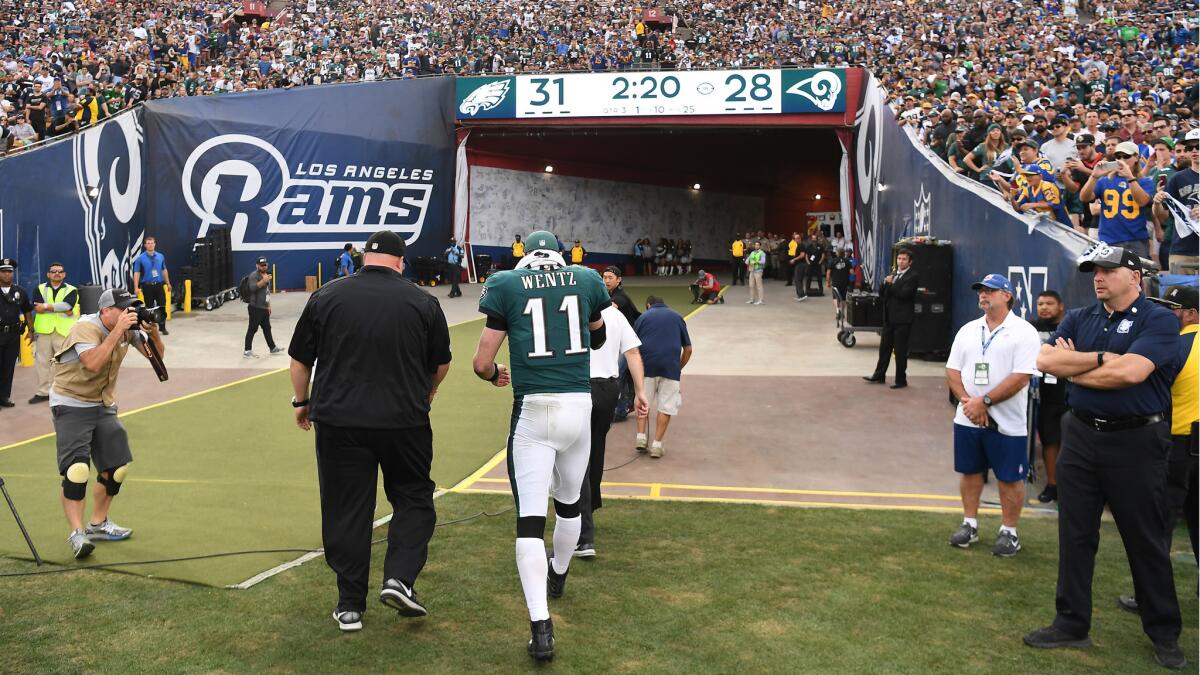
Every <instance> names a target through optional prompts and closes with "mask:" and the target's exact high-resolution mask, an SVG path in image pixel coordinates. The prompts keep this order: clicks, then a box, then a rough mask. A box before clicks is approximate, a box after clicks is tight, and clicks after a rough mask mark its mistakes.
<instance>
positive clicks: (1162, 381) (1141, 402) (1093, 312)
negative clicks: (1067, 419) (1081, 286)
mask: <svg viewBox="0 0 1200 675" xmlns="http://www.w3.org/2000/svg"><path fill="white" fill-rule="evenodd" d="M1060 337H1061V338H1065V339H1069V340H1073V341H1074V343H1075V349H1076V350H1078V351H1081V352H1108V353H1110V354H1139V355H1141V356H1144V357H1146V358H1147V359H1150V361H1151V362H1153V363H1154V372H1152V373H1150V376H1149V377H1147V378H1146V379H1145V380H1143V381H1142V382H1139V383H1138V384H1136V385H1134V386H1132V387H1128V388H1126V389H1111V390H1102V389H1091V388H1089V387H1084V386H1080V385H1078V384H1074V383H1071V384H1069V385H1068V386H1067V404H1068V405H1070V406H1071V407H1072V408H1074V409H1076V410H1079V411H1080V412H1083V413H1087V414H1089V415H1093V416H1095V417H1101V418H1114V417H1131V416H1134V415H1154V414H1157V413H1163V414H1165V413H1167V412H1168V411H1170V409H1171V383H1173V382H1174V381H1175V376H1176V375H1177V374H1178V373H1179V369H1180V368H1181V367H1182V366H1183V364H1182V363H1180V361H1179V320H1178V319H1176V318H1175V315H1174V314H1173V313H1172V312H1171V311H1170V310H1168V309H1167V308H1166V307H1163V306H1161V305H1156V304H1154V303H1152V302H1150V301H1149V300H1147V299H1146V298H1145V296H1139V297H1138V299H1137V301H1136V302H1134V303H1133V304H1132V305H1130V307H1129V308H1128V309H1126V310H1125V311H1123V312H1113V313H1112V314H1109V313H1108V310H1106V309H1105V308H1104V304H1103V303H1100V302H1097V303H1096V304H1095V305H1092V306H1090V307H1081V308H1079V309H1073V310H1071V311H1070V312H1068V313H1067V316H1066V317H1065V318H1064V319H1063V322H1062V323H1061V324H1059V326H1058V330H1057V331H1056V332H1055V333H1054V335H1053V336H1051V338H1050V344H1054V342H1055V341H1057V340H1058V338H1060Z"/></svg>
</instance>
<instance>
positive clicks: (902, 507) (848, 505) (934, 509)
mask: <svg viewBox="0 0 1200 675" xmlns="http://www.w3.org/2000/svg"><path fill="white" fill-rule="evenodd" d="M461 492H464V493H468V494H495V495H498V494H511V493H510V492H509V491H508V490H487V489H482V488H470V489H464V490H461ZM604 498H605V499H610V498H611V499H632V500H641V501H660V502H712V503H717V504H763V505H768V506H807V507H816V508H830V509H856V510H874V511H922V512H927V513H959V514H961V513H962V507H952V506H919V505H915V504H855V503H852V502H806V501H799V500H797V501H784V500H777V499H738V498H735V497H651V496H648V495H604ZM979 512H980V513H987V514H991V515H995V514H999V513H1000V509H994V508H980V509H979Z"/></svg>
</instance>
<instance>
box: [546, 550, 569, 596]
mask: <svg viewBox="0 0 1200 675" xmlns="http://www.w3.org/2000/svg"><path fill="white" fill-rule="evenodd" d="M570 571H571V570H569V569H568V570H567V571H566V572H563V573H562V574H559V573H558V572H555V571H554V558H551V559H550V560H548V561H547V562H546V595H549V596H550V597H552V598H561V597H562V596H563V591H564V590H566V588H567V574H568V573H570Z"/></svg>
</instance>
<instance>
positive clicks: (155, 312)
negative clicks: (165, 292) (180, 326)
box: [130, 303, 166, 325]
mask: <svg viewBox="0 0 1200 675" xmlns="http://www.w3.org/2000/svg"><path fill="white" fill-rule="evenodd" d="M130 309H132V310H134V311H135V312H137V319H138V323H139V324H142V323H153V324H160V325H161V324H162V323H163V321H164V320H165V319H166V313H165V312H163V308H162V307H146V306H145V305H143V304H141V303H138V304H136V305H134V306H132V307H130Z"/></svg>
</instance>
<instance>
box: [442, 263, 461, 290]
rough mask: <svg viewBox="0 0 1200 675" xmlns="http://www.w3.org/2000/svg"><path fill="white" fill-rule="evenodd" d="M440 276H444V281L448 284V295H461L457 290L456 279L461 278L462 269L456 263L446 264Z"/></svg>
mask: <svg viewBox="0 0 1200 675" xmlns="http://www.w3.org/2000/svg"><path fill="white" fill-rule="evenodd" d="M442 274H444V275H445V276H446V281H449V282H450V295H451V296H452V297H453V296H458V295H462V291H460V290H458V279H459V277H461V276H462V267H460V266H459V265H458V263H446V267H445V269H444V270H443V271H442Z"/></svg>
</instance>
